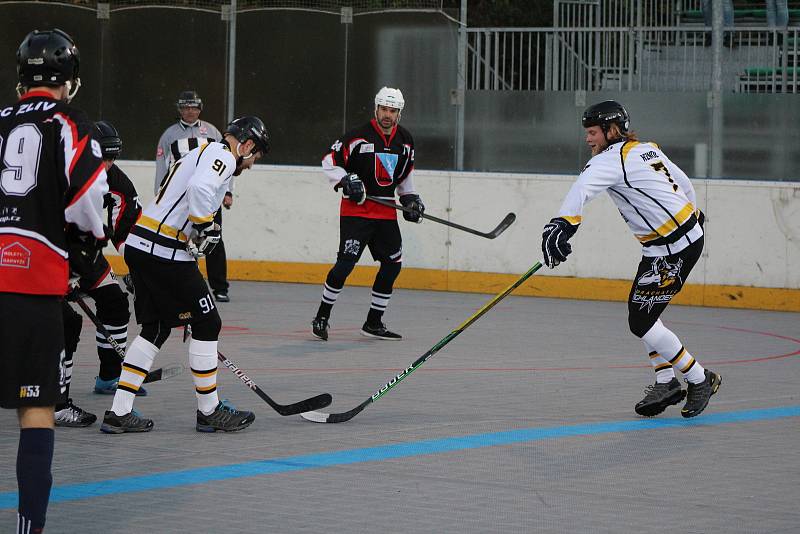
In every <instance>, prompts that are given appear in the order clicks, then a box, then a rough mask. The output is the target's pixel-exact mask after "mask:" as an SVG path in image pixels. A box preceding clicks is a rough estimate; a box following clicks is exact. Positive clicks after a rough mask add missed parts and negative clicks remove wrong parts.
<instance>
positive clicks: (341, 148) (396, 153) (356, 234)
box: [311, 87, 425, 340]
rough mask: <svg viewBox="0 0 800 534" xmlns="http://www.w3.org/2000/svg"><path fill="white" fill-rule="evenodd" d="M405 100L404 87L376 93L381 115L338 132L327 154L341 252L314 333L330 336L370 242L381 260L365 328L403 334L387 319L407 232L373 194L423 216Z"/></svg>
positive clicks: (368, 332) (388, 335) (409, 215)
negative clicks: (337, 196)
mask: <svg viewBox="0 0 800 534" xmlns="http://www.w3.org/2000/svg"><path fill="white" fill-rule="evenodd" d="M404 105H405V101H404V100H403V94H402V93H401V92H400V90H399V89H393V88H390V87H383V88H382V89H381V90H380V91H378V94H377V95H375V116H374V118H373V119H372V120H371V121H369V122H368V123H366V124H364V125H362V126H360V127H358V128H356V129H354V130H351V131H350V132H348V133H346V134H345V135H344V137H342V138H341V139H338V140H337V141H336V142H335V143H334V144H333V146H331V149H330V151H329V152H328V153H327V154H326V155H325V157H324V158H323V159H322V168H323V170H324V171H325V174H326V175H327V177H328V180H329V181H330V183H331V184H332V185H334V190H337V191H338V190H339V189H341V190H342V193H343V195H344V197H343V198H342V201H341V208H340V211H339V214H340V220H339V253H338V254H337V256H336V263H335V264H334V266H333V268H332V269H331V270H330V271H329V272H328V276H327V278H326V280H325V285H324V286H323V289H322V302H321V303H320V305H319V309H318V310H317V315H316V317H314V320H313V321H312V322H311V332H312V334H313V335H314V336H315V337H317V338H319V339H322V340H327V339H328V320H329V318H330V314H331V309H332V308H333V305H334V304H335V303H336V299H337V298H338V297H339V294H340V293H341V291H342V288H344V284H345V281H346V280H347V277H348V276H349V275H350V273H351V272H352V271H353V268H354V267H355V265H356V263H357V262H358V260H359V258H360V257H361V254H362V253H363V252H364V248H369V250H370V253H371V254H372V257H373V259H375V260H376V261H378V262H380V268H379V269H378V274H377V276H376V277H375V282H374V283H373V285H372V304H371V305H370V309H369V312H368V313H367V319H366V321H365V322H364V325H363V326H362V328H361V334H362V335H364V336H367V337H372V338H377V339H388V340H399V339H402V336H401V335H400V334H397V333H395V332H392V331H391V330H389V329H388V328H387V327H386V325H385V324H384V323H383V320H382V318H383V313H384V312H385V311H386V307H387V306H388V305H389V299H390V298H391V297H392V287H393V286H394V281H395V279H396V278H397V276H398V275H399V274H400V268H401V266H402V260H403V258H402V238H401V236H400V227H399V226H398V224H397V211H396V210H395V209H394V208H389V207H386V206H383V205H380V204H377V203H375V202H370V201H366V202H365V200H366V195H371V196H375V197H379V198H383V199H388V200H394V197H395V193H396V194H398V195H399V196H400V202H401V203H402V204H403V205H404V206H406V207H408V208H411V209H412V210H413V211H412V212H407V211H404V212H403V217H404V218H405V219H406V220H407V221H411V222H416V223H420V222H422V213H423V212H424V211H425V205H424V204H423V203H422V199H420V197H419V195H418V194H417V192H416V190H415V189H414V181H413V178H412V176H413V171H414V139H413V138H412V137H411V133H410V132H409V131H408V130H407V129H405V128H404V127H402V126H400V124H399V122H400V114H401V112H402V111H403V106H404Z"/></svg>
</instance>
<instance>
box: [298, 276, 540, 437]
mask: <svg viewBox="0 0 800 534" xmlns="http://www.w3.org/2000/svg"><path fill="white" fill-rule="evenodd" d="M541 267H542V264H541V263H540V262H538V261H537V262H536V263H535V264H534V265H533V267H531V268H530V269H528V271H527V272H525V274H523V275H522V276H520V277H519V278H518V279H517V280H516V281H515V282H514V283H512V284H511V285H510V286H508V287H507V288H505V289H504V290H503V291H502V292H501V293H499V294H498V295H496V296H495V297H494V298H493V299H492V300H490V301H489V302H487V303H486V304H484V305H483V307H482V308H481V309H480V310H478V311H477V312H475V313H474V314H473V315H472V317H470V318H469V319H467V320H466V321H464V322H463V323H461V324H460V325H459V326H457V327H456V329H455V330H453V331H452V332H450V333H449V334H447V335H446V336H445V337H443V338H442V339H440V340H439V342H438V343H437V344H436V345H434V346H433V347H431V348H430V350H428V352H426V353H425V354H423V355H422V356H420V357H419V358H417V360H416V361H415V362H414V363H412V364H411V365H409V366H408V367H406V368H405V369H403V370H402V371H401V372H400V373H398V374H397V376H395V377H394V378H392V379H391V380H389V381H388V382H387V383H386V384H384V386H383V387H382V388H381V389H379V390H378V391H376V392H375V393H373V394H372V396H371V397H370V398H368V399H367V400H365V401H364V402H362V403H361V404H359V405H358V406H356V407H355V408H353V409H352V410H349V411H346V412H341V413H324V412H319V411H313V412H305V413H301V414H300V417H302V418H303V419H305V420H306V421H311V422H314V423H342V422H344V421H349V420H350V419H352V418H353V417H355V416H356V415H358V414H359V413H361V411H363V410H364V408H366V407H367V406H369V405H370V404H372V403H373V402H375V401H376V400H378V399H379V398H381V397H383V396H384V395H385V394H386V393H388V392H389V390H390V389H392V388H393V387H394V386H396V385H397V384H398V383H399V382H400V381H401V380H403V379H404V378H406V377H407V376H408V375H410V374H411V373H413V372H414V371H415V370H416V369H417V368H418V367H420V366H421V365H422V364H423V363H425V362H426V361H428V360H429V359H430V358H431V357H432V356H433V355H434V354H436V353H437V352H439V349H441V348H442V347H444V346H445V345H447V344H448V343H450V342H451V341H452V340H453V339H454V338H455V337H456V336H458V335H459V334H460V333H461V332H463V331H464V330H466V329H467V327H469V325H471V324H472V323H474V322H475V321H477V320H478V319H480V318H481V317H482V316H483V315H484V314H485V313H486V312H488V311H489V310H491V309H492V308H493V307H494V306H495V304H497V303H498V302H500V301H501V300H503V299H504V298H506V297H507V296H508V295H509V294H511V292H512V291H514V290H515V289H516V288H518V287H519V286H521V285H522V284H523V283H524V282H525V280H527V279H528V278H530V277H531V276H533V273H535V272H536V271H538V270H539V269H541Z"/></svg>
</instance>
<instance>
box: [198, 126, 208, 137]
mask: <svg viewBox="0 0 800 534" xmlns="http://www.w3.org/2000/svg"><path fill="white" fill-rule="evenodd" d="M200 133H201V134H203V135H206V134H207V133H208V128H207V127H206V126H200Z"/></svg>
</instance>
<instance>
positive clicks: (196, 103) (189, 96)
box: [175, 91, 203, 111]
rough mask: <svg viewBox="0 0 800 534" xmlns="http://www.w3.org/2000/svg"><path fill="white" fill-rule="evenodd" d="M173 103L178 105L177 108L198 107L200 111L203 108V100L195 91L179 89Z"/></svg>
mask: <svg viewBox="0 0 800 534" xmlns="http://www.w3.org/2000/svg"><path fill="white" fill-rule="evenodd" d="M175 104H176V105H177V106H178V110H180V109H181V108H199V109H200V110H201V111H202V109H203V100H202V99H201V98H200V95H198V94H197V91H181V94H179V95H178V101H177V102H176V103H175Z"/></svg>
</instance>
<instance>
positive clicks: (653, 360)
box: [644, 343, 675, 384]
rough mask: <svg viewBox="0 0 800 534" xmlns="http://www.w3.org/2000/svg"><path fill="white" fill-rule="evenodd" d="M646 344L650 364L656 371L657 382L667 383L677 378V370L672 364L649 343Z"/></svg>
mask: <svg viewBox="0 0 800 534" xmlns="http://www.w3.org/2000/svg"><path fill="white" fill-rule="evenodd" d="M644 346H645V348H646V349H647V350H648V352H649V355H650V365H652V366H653V371H655V372H656V382H657V383H659V384H666V383H667V382H669V381H670V380H672V379H673V378H675V370H674V369H673V368H672V364H671V363H669V362H668V361H667V360H666V358H664V357H663V356H661V354H659V353H658V351H657V350H654V349H653V347H651V346H649V345H648V344H647V343H645V344H644Z"/></svg>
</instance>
